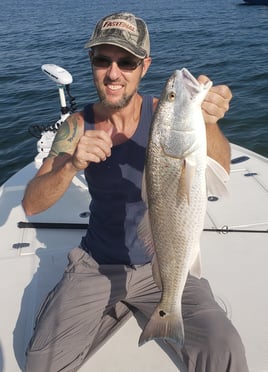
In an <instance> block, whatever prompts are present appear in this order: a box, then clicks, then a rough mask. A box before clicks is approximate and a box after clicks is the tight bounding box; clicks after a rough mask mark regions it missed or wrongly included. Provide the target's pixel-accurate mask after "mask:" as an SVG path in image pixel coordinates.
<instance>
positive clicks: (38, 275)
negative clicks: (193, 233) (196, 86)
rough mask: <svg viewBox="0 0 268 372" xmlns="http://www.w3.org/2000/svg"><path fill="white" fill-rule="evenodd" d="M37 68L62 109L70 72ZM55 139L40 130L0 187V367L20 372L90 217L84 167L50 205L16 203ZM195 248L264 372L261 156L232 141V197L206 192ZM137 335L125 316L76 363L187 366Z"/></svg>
mask: <svg viewBox="0 0 268 372" xmlns="http://www.w3.org/2000/svg"><path fill="white" fill-rule="evenodd" d="M42 67H43V71H44V72H45V73H46V74H47V75H48V76H50V78H51V79H52V80H53V81H55V82H56V83H57V85H58V88H59V92H60V98H61V103H62V107H66V102H65V97H64V88H65V85H66V84H70V83H71V80H72V79H71V75H68V73H67V72H66V70H63V69H61V68H59V67H58V66H55V65H45V66H42ZM64 111H65V112H64ZM66 115H67V116H68V115H69V113H68V110H64V109H62V117H61V120H64V118H65V116H66ZM57 124H59V125H60V121H59V122H57ZM55 127H57V125H56V126H55ZM53 136H54V134H53V132H51V131H44V132H43V136H42V138H41V139H40V140H39V142H38V155H37V156H36V158H35V161H34V162H32V163H31V164H29V165H28V166H26V167H25V168H23V169H22V170H20V171H19V172H18V173H16V174H15V175H14V176H13V177H11V178H10V179H9V180H8V181H7V182H6V183H5V184H4V185H2V187H1V188H0V239H1V241H2V244H1V249H0V276H1V280H0V291H1V306H0V372H18V371H21V370H23V365H24V361H25V356H24V353H25V349H26V346H27V344H28V341H29V339H30V337H31V334H32V330H33V325H34V319H35V314H36V312H37V311H38V308H39V306H40V304H41V302H42V301H43V299H44V297H45V296H46V294H47V292H48V291H49V290H50V289H51V288H52V287H53V286H54V285H55V284H56V282H57V281H58V280H59V279H60V277H61V275H62V273H63V270H64V268H65V265H66V263H67V253H68V251H69V250H70V249H71V248H73V247H74V246H77V244H78V243H79V242H80V239H81V236H82V235H83V233H84V229H85V226H86V224H87V220H88V204H89V201H90V196H89V194H88V190H87V186H86V183H85V179H84V176H83V174H82V173H81V174H78V175H77V176H76V177H75V178H74V179H73V182H72V184H71V186H70V188H69V189H68V191H67V192H66V194H65V195H64V196H63V198H62V199H61V200H59V201H58V203H57V204H56V205H54V206H53V207H51V208H50V209H49V210H47V211H45V212H43V213H41V214H38V215H36V216H33V217H26V216H25V214H24V211H23V209H22V207H21V199H22V196H23V193H24V188H25V186H26V184H27V182H28V181H29V180H30V179H31V178H32V177H33V175H34V174H35V172H36V170H37V168H38V167H39V166H40V164H41V161H42V159H43V158H44V157H45V156H46V154H47V151H48V149H49V147H50V144H51V140H52V138H53ZM201 251H202V262H203V276H205V277H206V278H208V279H209V281H210V284H211V286H212V288H213V291H214V294H215V296H216V298H217V300H218V301H219V303H220V304H221V306H222V307H223V308H224V309H225V310H226V312H227V315H228V317H229V318H230V319H231V320H232V322H233V323H234V325H235V326H236V328H237V329H238V331H239V333H240V335H241V337H242V340H243V342H244V345H245V348H246V353H247V359H248V364H249V369H250V371H251V372H268V320H267V316H266V313H267V310H266V309H267V307H268V297H267V295H266V293H267V289H266V283H267V282H268V271H267V262H268V159H267V158H265V157H263V156H260V155H258V154H256V153H254V152H251V151H249V150H247V149H244V148H242V147H239V146H237V145H234V144H232V165H231V177H230V182H229V196H228V197H223V198H217V197H214V196H213V195H210V196H209V201H208V208H207V216H206V221H205V229H204V232H203V235H202V239H201ZM140 333H141V329H140V327H139V326H138V323H137V321H136V319H135V318H134V317H132V318H130V319H129V320H128V321H127V322H126V324H125V325H124V326H123V327H122V328H120V329H119V330H118V332H117V333H116V334H114V335H113V337H111V338H110V339H109V340H108V341H107V342H106V343H105V344H104V345H103V346H102V347H101V348H100V349H99V350H98V351H97V352H96V353H95V354H94V355H93V357H92V358H91V359H90V360H88V362H87V363H86V364H85V365H84V366H82V367H81V369H80V370H81V371H82V372H86V371H95V372H130V371H131V372H133V371H137V372H138V371H142V372H171V371H178V370H179V371H186V369H185V367H184V366H183V364H182V363H181V362H180V361H177V360H176V358H175V356H174V355H172V354H170V353H166V352H165V346H163V345H161V344H160V343H156V342H154V341H151V342H148V343H146V344H145V345H144V346H142V347H138V339H139V335H140ZM55 372H56V371H55Z"/></svg>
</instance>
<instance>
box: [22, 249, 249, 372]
mask: <svg viewBox="0 0 268 372" xmlns="http://www.w3.org/2000/svg"><path fill="white" fill-rule="evenodd" d="M160 295H161V293H160V291H159V289H158V288H157V287H156V285H155V283H154V281H153V279H152V270H151V264H147V265H144V266H137V267H129V266H123V265H98V264H97V263H96V261H95V260H94V259H93V258H92V257H90V256H89V255H88V254H87V253H86V252H84V251H83V250H82V249H80V248H74V249H73V250H72V251H71V252H70V254H69V265H68V266H67V268H66V270H65V273H64V276H63V278H62V280H61V281H60V282H59V283H58V285H57V286H56V287H55V288H54V289H53V290H52V291H51V292H50V294H49V295H48V297H47V299H46V300H45V302H44V304H43V306H42V308H41V310H40V312H39V314H38V316H37V319H36V327H35V331H34V335H33V337H32V340H31V342H30V344H29V347H28V350H27V360H26V371H27V372H58V371H77V370H78V369H79V366H81V364H82V363H83V362H84V361H85V360H86V359H87V358H88V357H89V356H90V355H92V353H94V352H95V351H96V350H97V348H98V347H100V345H101V344H102V343H103V341H104V340H105V339H106V338H107V337H108V336H109V335H110V334H111V333H113V332H114V331H115V330H116V329H117V328H118V327H119V326H120V325H121V324H122V323H123V322H124V321H125V320H127V319H128V318H129V316H130V314H131V311H130V309H131V310H133V309H134V310H136V311H140V312H141V313H142V314H143V315H144V316H145V317H146V318H149V317H150V315H151V313H152V312H153V309H154V307H155V305H156V304H157V303H158V301H159V299H160ZM182 311H183V318H184V328H185V344H184V347H183V349H181V350H177V352H178V358H181V359H182V360H183V361H184V363H185V364H186V366H187V367H188V371H189V372H194V371H195V372H197V371H198V372H247V371H248V367H247V363H246V358H245V351H244V347H243V345H242V342H241V339H240V337H239V335H238V333H237V331H236V330H235V328H234V327H233V325H232V324H231V322H230V321H229V320H228V318H227V317H226V314H225V312H224V311H223V310H222V309H221V307H220V306H219V305H218V304H217V303H216V302H215V300H214V298H213V295H212V292H211V289H210V287H209V284H208V282H207V281H206V280H205V279H200V280H199V279H196V278H195V277H191V276H189V277H188V280H187V282H186V285H185V289H184V293H183V298H182ZM137 342H138V340H137ZM170 346H172V347H173V349H174V345H170Z"/></svg>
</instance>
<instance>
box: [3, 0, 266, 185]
mask: <svg viewBox="0 0 268 372" xmlns="http://www.w3.org/2000/svg"><path fill="white" fill-rule="evenodd" d="M125 3H126V2H125V0H109V1H103V0H98V1H95V2H94V3H92V2H90V1H89V0H76V1H75V2H74V1H71V0H56V1H55V0H35V1H28V0H1V12H0V36H1V37H0V184H1V183H3V182H4V181H5V180H6V179H7V178H8V177H10V176H11V175H12V174H13V173H15V172H16V171H17V170H18V169H20V168H22V167H23V166H24V165H26V164H27V163H29V162H30V161H32V160H33V158H34V156H35V154H36V141H35V139H34V138H33V137H31V136H30V134H29V133H28V127H29V126H30V125H31V124H48V123H52V122H54V121H55V120H56V119H57V118H58V112H59V105H58V103H59V100H58V93H57V89H56V86H55V85H54V83H52V82H51V81H50V80H49V79H47V77H46V76H45V75H44V74H43V73H42V72H41V69H40V67H41V65H42V64H44V63H55V64H58V65H60V66H62V67H64V68H66V69H67V70H68V71H69V72H70V73H71V74H72V75H73V78H74V82H73V84H72V86H71V93H72V95H74V96H75V97H76V102H77V105H78V108H79V109H81V108H82V107H83V106H84V105H85V104H86V103H87V102H88V101H89V100H91V99H94V97H95V95H94V87H93V84H92V81H91V72H90V67H89V63H88V59H87V53H86V51H85V50H84V49H83V46H84V43H85V42H86V40H87V39H88V37H89V36H90V34H91V31H92V28H93V25H94V24H95V22H96V21H97V20H98V19H99V18H100V17H102V16H104V15H106V14H108V13H111V12H114V11H119V10H120V11H121V10H126V11H130V12H134V13H136V14H137V15H139V16H141V17H143V18H144V19H145V20H146V21H147V23H148V27H149V30H150V33H151V47H152V57H153V64H152V66H151V68H150V71H149V72H148V74H147V76H146V77H145V79H144V81H143V82H142V84H141V90H142V91H143V92H145V93H153V94H155V95H159V93H160V91H161V89H162V87H163V84H164V82H165V80H166V78H167V77H168V76H169V75H170V74H171V72H172V71H173V70H174V69H178V68H182V67H187V68H188V69H189V70H190V71H191V72H192V73H193V74H195V75H199V74H201V73H205V74H207V75H208V76H209V77H210V78H211V79H212V80H213V81H214V84H221V83H224V84H228V85H229V86H230V87H231V89H232V91H233V96H234V98H233V100H232V105H231V109H230V111H229V113H228V114H227V116H226V118H225V119H224V120H222V122H221V124H222V129H223V131H224V133H225V134H226V135H227V137H228V138H229V139H230V140H231V141H232V142H235V143H237V144H240V145H243V146H246V147H248V148H250V149H252V150H254V151H256V152H259V153H261V154H263V155H265V156H268V144H267V142H268V37H267V35H268V7H265V6H246V5H241V3H242V0H225V1H222V0H204V1H200V0H187V1H185V0H169V1H162V0H154V1H153V2H151V1H148V2H147V1H144V0H143V1H139V0H135V1H132V0H129V1H128V5H126V4H125Z"/></svg>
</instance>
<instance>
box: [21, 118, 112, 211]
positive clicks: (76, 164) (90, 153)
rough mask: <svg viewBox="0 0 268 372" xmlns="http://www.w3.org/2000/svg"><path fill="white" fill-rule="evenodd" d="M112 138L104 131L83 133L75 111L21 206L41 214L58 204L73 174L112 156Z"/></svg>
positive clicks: (82, 127)
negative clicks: (91, 163)
mask: <svg viewBox="0 0 268 372" xmlns="http://www.w3.org/2000/svg"><path fill="white" fill-rule="evenodd" d="M111 146H112V145H111V139H110V137H109V135H108V134H107V133H105V132H103V131H96V130H91V131H87V132H85V133H84V120H83V116H82V115H81V114H79V113H78V114H74V115H72V116H71V117H69V118H68V120H67V121H66V122H65V123H63V124H62V126H61V127H60V129H59V130H58V132H57V134H56V137H55V139H54V142H53V144H52V147H51V150H50V153H49V155H48V158H47V159H46V160H45V161H44V163H43V164H42V166H41V168H40V169H39V171H38V172H37V174H36V176H35V177H34V178H33V179H32V180H31V181H30V182H29V184H28V185H27V187H26V190H25V194H24V198H23V200H22V206H23V208H24V210H25V213H26V214H27V215H33V214H36V213H40V212H42V211H44V210H46V209H48V208H49V207H51V206H52V205H53V204H54V203H56V202H57V201H58V200H59V199H60V198H61V197H62V195H63V194H64V193H65V191H66V190H67V189H68V187H69V185H70V183H71V182H72V179H73V177H74V176H75V175H76V173H77V172H78V171H80V170H82V169H85V168H86V167H87V166H88V165H89V163H90V162H91V161H93V162H99V161H102V160H105V159H106V157H107V156H110V151H111Z"/></svg>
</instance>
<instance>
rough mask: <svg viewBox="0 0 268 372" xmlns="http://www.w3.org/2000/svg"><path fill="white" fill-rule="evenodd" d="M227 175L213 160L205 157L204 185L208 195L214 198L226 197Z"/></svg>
mask: <svg viewBox="0 0 268 372" xmlns="http://www.w3.org/2000/svg"><path fill="white" fill-rule="evenodd" d="M229 178H230V177H229V174H228V173H227V172H226V170H225V169H224V168H223V167H222V166H221V165H220V164H219V163H218V162H217V161H216V160H214V159H212V158H210V157H209V156H207V168H206V183H207V191H208V193H210V194H212V195H216V196H226V195H228V188H227V183H228V180H229Z"/></svg>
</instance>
